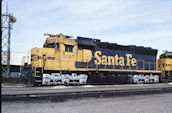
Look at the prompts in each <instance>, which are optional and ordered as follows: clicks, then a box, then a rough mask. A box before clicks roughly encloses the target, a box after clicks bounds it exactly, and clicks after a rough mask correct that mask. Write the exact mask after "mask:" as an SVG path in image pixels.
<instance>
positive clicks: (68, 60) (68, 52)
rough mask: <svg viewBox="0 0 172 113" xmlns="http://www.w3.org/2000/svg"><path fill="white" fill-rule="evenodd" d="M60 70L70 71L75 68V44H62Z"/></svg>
mask: <svg viewBox="0 0 172 113" xmlns="http://www.w3.org/2000/svg"><path fill="white" fill-rule="evenodd" d="M63 47H64V49H63V53H62V62H61V64H62V70H67V71H71V70H74V68H75V62H76V50H77V45H69V44H63Z"/></svg>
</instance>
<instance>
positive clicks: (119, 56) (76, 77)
mask: <svg viewBox="0 0 172 113" xmlns="http://www.w3.org/2000/svg"><path fill="white" fill-rule="evenodd" d="M45 35H46V36H49V37H48V38H47V39H46V40H45V42H44V44H43V48H32V49H31V64H30V65H25V66H24V67H23V69H22V71H21V76H23V77H24V78H27V79H25V82H30V83H31V84H34V85H57V84H65V85H68V84H116V83H117V84H118V83H158V82H160V80H162V79H163V78H164V76H161V74H162V73H161V70H160V69H158V63H157V50H156V49H152V48H150V47H143V46H135V45H129V46H124V45H119V44H117V43H109V42H101V40H99V39H93V38H86V37H77V39H74V38H72V37H71V36H66V35H63V34H61V33H60V34H57V35H52V34H45ZM160 62H163V61H162V60H160ZM170 62H171V61H170ZM171 64H172V63H171ZM165 73H166V71H165ZM170 73H171V72H170Z"/></svg>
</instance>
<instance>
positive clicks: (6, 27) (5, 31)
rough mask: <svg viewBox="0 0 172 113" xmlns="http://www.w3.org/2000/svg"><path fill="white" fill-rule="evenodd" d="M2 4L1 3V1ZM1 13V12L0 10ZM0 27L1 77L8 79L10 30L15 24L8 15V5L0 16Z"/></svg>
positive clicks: (9, 14)
mask: <svg viewBox="0 0 172 113" xmlns="http://www.w3.org/2000/svg"><path fill="white" fill-rule="evenodd" d="M1 3H2V1H1ZM1 11H2V10H1ZM1 19H2V20H1V26H2V28H1V29H2V39H1V43H2V44H1V64H2V72H1V75H3V76H4V77H7V78H9V77H10V43H11V29H12V25H13V23H15V22H16V18H15V17H14V16H13V15H12V14H11V13H8V5H7V6H6V13H5V14H1Z"/></svg>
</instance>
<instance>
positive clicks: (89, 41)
mask: <svg viewBox="0 0 172 113" xmlns="http://www.w3.org/2000/svg"><path fill="white" fill-rule="evenodd" d="M76 42H77V43H78V46H79V47H80V48H86V49H88V48H89V49H95V48H96V47H98V48H105V49H117V50H124V51H133V52H134V53H139V54H150V55H156V54H157V49H152V48H150V47H144V46H136V45H119V44H117V43H109V42H101V40H100V39H93V38H86V37H77V39H76Z"/></svg>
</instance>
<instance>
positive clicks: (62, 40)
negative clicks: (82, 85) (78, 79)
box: [31, 34, 78, 82]
mask: <svg viewBox="0 0 172 113" xmlns="http://www.w3.org/2000/svg"><path fill="white" fill-rule="evenodd" d="M45 35H48V36H49V37H48V38H47V39H46V41H45V42H44V45H43V48H33V49H31V64H32V69H33V70H34V73H33V76H34V77H35V78H36V79H38V80H35V81H36V82H42V76H43V74H44V73H52V72H55V73H59V72H60V71H65V70H68V71H70V70H74V68H75V62H76V58H77V52H78V51H77V49H78V46H77V43H76V42H75V40H74V39H71V38H70V37H69V36H65V35H62V34H58V35H50V34H45Z"/></svg>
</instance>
